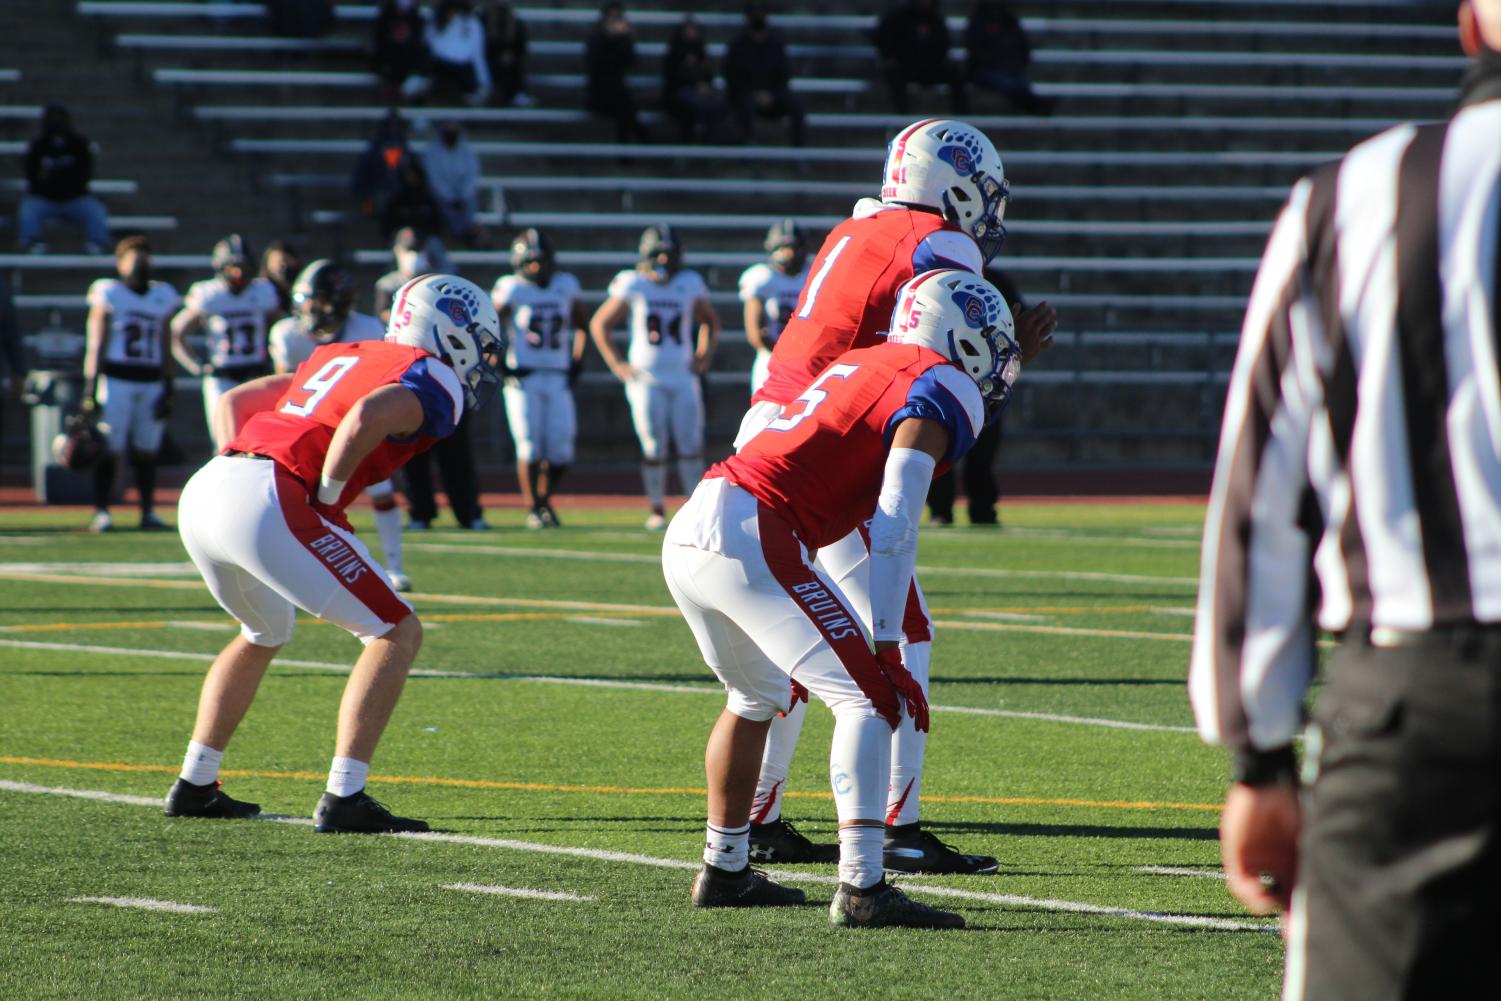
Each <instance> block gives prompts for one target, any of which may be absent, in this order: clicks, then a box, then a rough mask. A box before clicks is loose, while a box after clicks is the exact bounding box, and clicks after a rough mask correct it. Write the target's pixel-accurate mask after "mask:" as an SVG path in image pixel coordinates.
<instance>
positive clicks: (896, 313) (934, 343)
mask: <svg viewBox="0 0 1501 1001" xmlns="http://www.w3.org/2000/svg"><path fill="white" fill-rule="evenodd" d="M1014 329H1015V327H1014V324H1013V322H1012V319H1011V307H1010V306H1009V305H1007V303H1006V297H1005V296H1003V295H1001V293H1000V292H998V291H996V288H995V286H993V285H991V284H990V283H989V282H988V281H986V280H985V279H983V278H980V277H978V276H977V275H972V274H970V273H969V272H968V271H957V270H948V269H945V270H937V271H924V272H923V273H922V274H920V275H918V276H916V277H915V278H912V279H910V280H909V281H907V282H906V283H905V284H904V285H902V287H901V288H900V289H898V290H897V297H896V309H894V310H892V311H891V332H890V333H889V334H888V335H887V340H889V341H890V342H891V343H893V344H918V345H921V346H922V347H925V348H929V349H931V350H933V351H937V352H938V353H939V354H941V355H943V356H944V357H945V358H947V359H948V360H949V361H951V362H953V363H954V364H955V365H957V366H958V367H959V368H962V369H964V371H965V372H966V373H968V375H969V377H970V378H971V379H974V380H975V385H977V386H979V387H980V395H982V396H984V397H985V403H986V409H987V410H988V411H989V412H990V414H991V415H992V416H994V415H995V414H996V413H999V411H1000V408H1001V407H1004V406H1005V405H1006V403H1007V402H1008V401H1009V400H1010V399H1011V385H1012V383H1014V382H1015V381H1016V377H1017V375H1018V374H1020V372H1021V349H1020V348H1019V347H1017V344H1016V335H1015V333H1014Z"/></svg>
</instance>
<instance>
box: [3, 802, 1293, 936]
mask: <svg viewBox="0 0 1501 1001" xmlns="http://www.w3.org/2000/svg"><path fill="white" fill-rule="evenodd" d="M0 790H3V791H8V792H21V793H38V794H43V795H52V796H75V797H79V798H83V799H92V800H100V801H104V802H119V803H128V804H131V805H140V804H141V802H142V800H145V801H146V802H147V803H149V804H150V805H152V806H160V801H159V800H155V799H149V800H148V799H146V798H145V797H141V796H119V795H116V794H113V793H107V792H101V791H97V790H81V789H65V788H57V787H49V786H38V785H32V784H30V783H28V782H11V781H7V780H0ZM261 819H263V820H271V821H272V822H273V823H285V822H287V819H288V818H281V817H266V816H264V815H263V816H262V817H261ZM290 819H292V820H294V821H301V818H290ZM302 822H305V821H302ZM382 836H384V837H390V838H393V839H396V840H400V841H412V842H438V843H441V844H454V845H473V846H476V847H480V848H500V849H506V850H510V851H520V852H533V853H540V854H545V855H564V856H569V857H572V858H585V859H591V860H593V861H597V862H620V863H625V864H629V865H644V866H652V867H655V868H659V869H675V870H680V871H683V872H688V871H693V870H697V869H698V868H699V863H697V862H689V861H687V860H685V859H672V858H660V857H657V856H653V855H636V854H633V853H629V852H616V851H607V850H604V849H599V848H577V847H572V846H568V845H548V844H541V843H539V842H535V841H517V840H514V839H511V838H486V837H480V836H477V835H471V834H448V833H445V832H441V831H429V832H426V833H423V834H393V835H382ZM772 874H773V875H774V876H775V877H776V879H778V880H779V881H781V882H788V883H794V882H795V883H817V884H821V885H824V886H834V885H837V884H838V882H839V877H837V876H821V875H814V874H811V873H803V872H787V871H782V870H775V871H773V873H772ZM901 885H902V887H903V889H905V890H908V891H910V892H912V893H927V894H932V895H934V896H940V897H949V898H951V899H955V900H966V901H970V902H973V903H981V904H999V905H1001V906H1005V907H1019V908H1024V909H1032V910H1040V911H1054V912H1061V913H1068V914H1091V915H1098V916H1101V917H1118V918H1131V919H1135V920H1139V921H1150V922H1154V923H1157V924H1166V925H1176V926H1179V927H1185V928H1212V929H1217V930H1221V931H1249V932H1259V933H1262V934H1275V933H1276V930H1277V929H1276V927H1275V926H1274V925H1272V924H1271V923H1268V922H1261V923H1258V922H1253V921H1235V920H1231V919H1228V918H1206V917H1201V916H1198V915H1193V914H1166V913H1161V912H1158V911H1138V910H1133V909H1131V908H1126V907H1110V906H1107V905H1103V904H1089V903H1083V902H1080V901H1074V900H1056V899H1052V898H1047V897H1023V896H1017V895H1015V894H1009V893H983V892H979V891H976V890H961V889H956V888H954V887H948V886H934V885H931V884H928V883H924V882H918V881H914V880H903V881H902V884H901Z"/></svg>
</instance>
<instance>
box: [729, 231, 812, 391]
mask: <svg viewBox="0 0 1501 1001" xmlns="http://www.w3.org/2000/svg"><path fill="white" fill-rule="evenodd" d="M766 252H767V253H768V254H769V255H771V256H770V257H769V258H768V259H767V261H766V263H764V264H752V265H751V266H750V267H748V268H746V269H745V272H744V273H743V274H741V276H740V301H741V302H743V303H745V339H746V340H748V341H750V342H751V347H753V348H755V349H756V360H755V363H754V364H753V365H752V366H751V392H752V393H754V392H755V391H756V390H758V389H760V388H761V383H763V382H765V381H766V373H767V366H769V365H770V364H771V349H772V348H773V347H774V346H775V345H776V343H777V337H779V336H780V335H781V333H782V328H783V327H784V326H786V325H787V317H788V316H790V315H791V314H792V310H793V309H794V308H795V307H796V306H797V297H798V296H800V295H802V292H803V285H804V284H806V283H807V281H808V234H807V233H806V232H804V230H803V228H802V227H801V226H799V225H798V224H797V223H796V222H794V221H793V220H791V219H783V220H781V221H780V222H777V223H773V224H772V227H771V228H770V229H768V230H767V231H766Z"/></svg>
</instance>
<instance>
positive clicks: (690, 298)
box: [609, 268, 709, 377]
mask: <svg viewBox="0 0 1501 1001" xmlns="http://www.w3.org/2000/svg"><path fill="white" fill-rule="evenodd" d="M708 294H709V287H708V286H707V285H705V284H704V280H703V278H701V277H699V274H698V272H697V271H689V270H683V271H679V272H678V273H677V274H675V275H673V276H672V277H671V278H670V279H668V280H667V282H666V283H664V284H661V285H659V284H657V283H656V282H654V281H652V280H651V279H650V278H648V277H647V276H646V275H644V274H642V273H641V272H639V271H637V270H635V269H634V268H632V269H631V270H629V271H622V272H620V274H618V275H616V276H615V279H614V281H612V282H610V290H609V295H610V298H612V299H624V300H625V301H626V302H628V303H630V304H631V346H630V348H629V349H628V350H627V352H626V361H627V362H628V363H629V364H630V365H631V367H632V368H637V369H640V370H641V371H643V372H648V373H650V374H652V375H654V376H657V377H669V376H673V375H683V374H686V373H687V372H689V371H690V369H691V368H692V365H693V352H694V348H695V347H696V343H695V341H696V326H695V324H694V322H693V303H694V302H695V301H696V300H698V299H702V298H704V297H706V296H707V295H708Z"/></svg>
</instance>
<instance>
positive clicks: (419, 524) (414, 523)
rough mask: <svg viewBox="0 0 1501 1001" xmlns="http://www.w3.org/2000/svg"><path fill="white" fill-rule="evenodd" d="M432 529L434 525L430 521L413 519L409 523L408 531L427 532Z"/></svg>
mask: <svg viewBox="0 0 1501 1001" xmlns="http://www.w3.org/2000/svg"><path fill="white" fill-rule="evenodd" d="M432 527H433V523H432V522H430V521H419V520H418V519H416V518H413V519H412V520H411V521H409V522H407V527H406V530H407V531H408V532H426V531H429V530H431V529H432Z"/></svg>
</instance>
